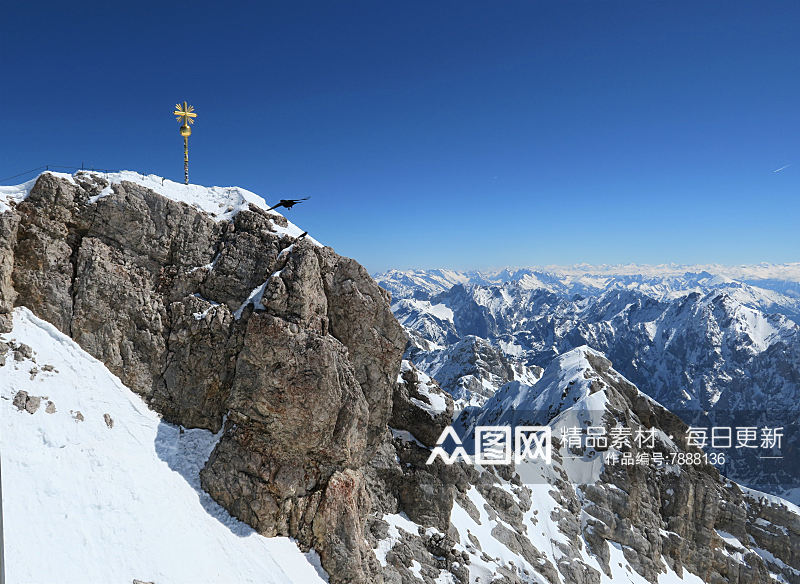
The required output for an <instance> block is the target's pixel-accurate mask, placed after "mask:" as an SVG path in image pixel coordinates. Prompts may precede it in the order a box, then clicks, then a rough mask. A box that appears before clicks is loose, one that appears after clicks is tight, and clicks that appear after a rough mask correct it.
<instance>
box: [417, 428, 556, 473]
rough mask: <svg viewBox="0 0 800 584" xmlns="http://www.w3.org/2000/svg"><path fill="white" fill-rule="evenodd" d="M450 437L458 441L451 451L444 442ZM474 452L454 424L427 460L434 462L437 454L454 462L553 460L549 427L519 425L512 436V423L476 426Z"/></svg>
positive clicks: (494, 462) (504, 462) (439, 440)
mask: <svg viewBox="0 0 800 584" xmlns="http://www.w3.org/2000/svg"><path fill="white" fill-rule="evenodd" d="M448 438H450V439H452V440H453V443H454V444H455V448H454V449H453V452H452V453H448V452H447V451H446V450H445V449H444V446H443V444H444V443H445V441H446V440H447V439H448ZM474 452H475V454H474V456H471V455H470V454H469V453H467V451H466V449H465V448H464V443H463V442H462V441H461V438H459V436H458V434H457V433H456V431H455V430H454V429H453V427H452V426H448V427H447V428H445V429H444V431H443V432H442V434H441V435H440V436H439V439H438V440H437V441H436V447H435V448H434V449H433V451H431V455H430V456H429V457H428V460H427V462H426V464H431V463H432V462H433V461H434V460H436V458H437V457H439V458H441V459H442V462H444V463H445V464H453V463H454V462H456V461H458V460H461V461H463V462H466V463H467V464H473V463H474V464H482V465H486V464H511V461H512V460H513V461H514V462H515V463H516V464H519V463H520V462H522V461H523V460H541V461H544V462H545V463H546V464H550V462H551V460H552V454H553V450H552V444H551V432H550V427H549V426H517V427H516V428H514V432H513V440H512V431H511V427H510V426H477V427H476V428H475V449H474Z"/></svg>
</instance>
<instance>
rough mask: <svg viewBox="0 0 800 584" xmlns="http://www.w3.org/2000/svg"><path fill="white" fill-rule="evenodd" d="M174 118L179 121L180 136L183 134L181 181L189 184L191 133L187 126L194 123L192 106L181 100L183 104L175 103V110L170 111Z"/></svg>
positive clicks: (194, 115) (195, 115) (194, 114)
mask: <svg viewBox="0 0 800 584" xmlns="http://www.w3.org/2000/svg"><path fill="white" fill-rule="evenodd" d="M172 113H173V115H174V116H175V120H176V121H178V122H181V124H182V125H181V129H180V131H181V136H183V182H184V183H185V184H187V185H188V184H189V136H191V135H192V128H190V127H189V126H190V125H191V124H194V118H196V117H197V114H196V113H194V106H191V105H189V104H188V103H187V102H185V101H184V102H183V105H181V104H179V103H176V104H175V111H174V112H172Z"/></svg>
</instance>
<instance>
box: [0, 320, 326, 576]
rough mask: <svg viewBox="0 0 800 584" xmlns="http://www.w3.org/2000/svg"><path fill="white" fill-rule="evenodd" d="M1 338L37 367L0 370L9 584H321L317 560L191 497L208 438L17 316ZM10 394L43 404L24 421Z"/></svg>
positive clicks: (17, 364) (197, 494)
mask: <svg viewBox="0 0 800 584" xmlns="http://www.w3.org/2000/svg"><path fill="white" fill-rule="evenodd" d="M2 338H3V340H5V341H6V342H8V341H12V340H13V341H14V342H15V343H25V344H26V345H29V346H30V347H32V348H33V351H34V354H33V359H35V360H36V362H35V363H34V362H33V361H32V360H23V361H15V360H14V359H13V358H7V359H6V364H5V365H4V366H3V367H2V368H0V398H1V399H0V436H1V437H2V444H3V474H2V480H3V483H2V490H3V511H4V515H3V521H4V527H5V529H4V531H5V561H6V566H5V567H4V568H5V572H6V577H7V581H8V582H25V583H31V584H45V583H50V582H60V583H63V584H70V583H75V584H78V583H81V584H84V583H86V582H132V581H133V579H138V580H142V581H145V582H150V581H152V582H157V583H166V582H169V583H171V584H180V583H186V584H194V583H196V582H209V583H219V584H225V583H229V582H237V583H247V582H252V583H259V584H262V583H274V584H286V583H291V582H297V583H304V584H305V583H313V582H325V581H327V576H326V575H325V574H324V572H322V570H321V568H319V561H318V558H317V557H316V554H314V553H310V554H303V553H301V552H300V550H299V549H298V548H297V546H296V545H295V543H294V542H293V541H291V540H290V539H287V538H278V537H276V538H269V539H268V538H265V537H262V536H261V535H259V534H257V533H256V532H255V531H253V530H252V529H251V528H250V527H248V526H247V525H245V524H243V523H240V522H239V521H237V520H236V519H234V518H232V517H231V516H230V515H228V514H227V512H225V511H224V510H223V509H222V508H221V507H220V506H219V505H217V504H216V503H215V502H214V501H213V500H211V498H210V497H209V496H208V495H207V494H206V493H205V492H203V491H202V489H201V488H200V484H199V476H198V473H199V471H200V469H201V468H202V466H203V465H204V463H205V461H206V459H207V458H208V455H209V453H210V452H211V450H212V449H213V448H214V446H215V444H216V441H217V436H215V435H213V434H211V433H210V432H208V431H206V430H185V431H182V429H180V428H177V427H175V426H172V425H170V424H166V423H164V422H162V421H161V420H160V419H159V417H158V415H157V414H156V413H154V412H152V411H150V410H149V409H148V408H147V407H146V405H145V404H144V403H143V402H142V400H141V399H140V398H139V397H138V396H137V395H135V394H134V393H133V392H131V391H130V390H129V389H128V388H126V387H125V386H123V385H122V383H121V382H120V381H119V379H118V378H117V377H116V376H114V375H112V374H111V373H110V372H109V371H108V370H107V369H106V368H105V366H104V365H103V364H102V363H100V362H99V361H97V360H96V359H94V358H92V357H91V356H89V355H88V354H86V353H85V352H83V351H82V350H81V349H80V348H79V347H78V346H77V345H76V344H75V343H74V342H73V341H72V340H70V339H69V338H67V337H66V336H64V335H63V334H61V333H60V332H59V331H58V330H56V329H55V327H53V326H51V325H50V324H47V323H45V322H44V321H42V320H40V319H38V318H36V317H35V316H34V315H33V314H32V313H31V312H30V311H28V310H27V309H25V308H17V309H16V310H15V312H14V329H13V331H12V332H11V333H9V334H7V335H4V336H3V337H2ZM34 368H35V369H34ZM34 371H35V372H34ZM20 391H25V392H27V394H28V396H31V397H32V396H35V397H39V398H40V406H39V407H38V408H30V409H33V410H34V412H33V413H29V410H25V409H22V410H20V409H18V408H17V407H15V405H14V398H15V396H17V394H18V392H20ZM18 401H19V400H18Z"/></svg>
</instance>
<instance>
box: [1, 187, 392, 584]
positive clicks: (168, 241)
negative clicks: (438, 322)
mask: <svg viewBox="0 0 800 584" xmlns="http://www.w3.org/2000/svg"><path fill="white" fill-rule="evenodd" d="M103 189H106V191H104V190H103ZM109 190H110V191H111V192H110V194H109V193H108V191H109ZM101 195H102V196H101ZM286 225H287V223H286V220H285V219H284V218H283V217H281V216H280V215H278V214H272V213H267V212H265V211H263V210H261V209H259V208H257V207H256V206H254V205H250V208H249V209H246V210H242V211H241V212H239V213H238V214H236V215H235V216H234V217H233V218H232V219H231V220H227V221H218V220H215V218H214V217H212V216H210V215H209V214H208V213H203V212H201V211H199V210H198V209H196V208H193V207H191V206H190V205H187V204H185V203H181V202H178V201H175V200H171V199H170V198H167V197H165V196H162V195H160V194H158V193H156V192H154V191H152V190H150V189H148V188H145V187H144V186H142V185H140V184H137V183H135V182H124V181H123V182H119V183H114V184H108V182H107V181H106V180H105V179H104V178H103V177H101V176H99V175H93V174H89V173H78V174H76V175H75V176H74V178H72V179H69V178H65V177H60V176H55V175H52V174H43V175H42V176H41V177H40V178H39V179H38V180H37V181H36V184H35V186H33V188H32V189H31V191H30V193H29V195H28V196H27V198H25V200H23V201H21V202H19V203H18V204H16V205H15V206H14V208H13V210H11V211H9V212H6V213H3V214H0V227H2V229H1V230H0V326H3V327H6V325H7V320H8V319H7V317H6V315H7V314H8V313H9V311H10V310H11V309H12V308H13V306H15V305H25V306H27V307H28V308H30V309H31V310H32V311H33V312H34V313H35V314H36V315H37V316H39V317H41V318H43V319H45V320H47V321H49V322H51V323H52V324H54V325H55V326H57V327H58V328H59V329H60V330H61V331H62V332H64V333H66V334H68V335H70V336H71V337H72V338H73V339H75V340H76V341H77V342H78V343H79V344H80V345H81V346H82V347H83V348H84V349H86V350H87V351H88V352H89V353H90V354H92V355H93V356H95V357H97V358H98V359H100V360H101V361H103V362H104V363H105V364H106V365H107V366H108V368H109V369H110V370H111V371H112V372H114V373H115V374H116V375H118V376H119V377H120V378H121V379H122V381H123V382H124V383H125V384H126V385H128V386H129V387H130V388H131V389H133V390H134V391H136V392H138V393H140V394H141V395H142V396H143V397H144V398H145V399H146V400H147V401H148V403H149V404H150V406H151V407H153V408H154V409H155V410H157V411H158V412H160V413H161V414H162V415H163V416H164V418H165V419H166V420H168V421H170V422H173V423H176V424H181V425H183V426H186V427H201V428H207V429H209V430H212V431H214V432H217V431H220V430H221V431H222V436H221V439H220V441H219V444H218V445H217V448H216V450H215V451H214V452H213V454H212V455H211V457H210V459H209V461H208V463H207V466H206V468H205V470H204V471H203V473H202V481H203V486H204V488H205V489H207V490H208V492H209V493H210V494H211V495H212V496H213V497H214V498H215V499H216V500H217V501H218V502H219V503H221V504H222V505H223V506H224V507H225V508H226V509H228V510H229V511H230V512H231V513H232V514H233V515H235V516H236V517H238V518H240V519H242V520H244V521H246V522H247V523H249V524H250V525H252V526H254V527H256V528H257V529H258V530H259V531H260V532H262V533H264V534H267V535H277V534H281V535H290V536H293V537H296V538H297V539H298V540H299V541H300V542H301V544H302V545H303V546H305V547H311V546H313V547H315V548H316V549H317V550H318V552H319V553H320V556H321V558H322V561H323V565H324V566H325V568H326V569H327V570H328V571H329V572H330V573H331V574H332V575H333V576H332V581H334V582H367V581H373V580H372V577H371V576H369V574H373V573H374V572H376V569H375V566H374V565H373V564H374V563H375V557H374V554H373V553H372V552H371V550H369V549H368V548H367V547H366V540H365V537H364V535H363V532H364V529H365V520H366V517H367V515H368V513H369V511H370V505H371V502H370V498H369V496H368V493H367V489H366V477H365V469H366V468H367V463H368V459H369V458H370V457H371V453H372V452H374V451H375V450H376V449H378V447H379V446H380V444H382V443H385V442H386V441H387V440H388V439H389V438H388V432H387V429H386V428H387V422H388V420H389V417H390V415H391V408H392V397H393V392H394V387H395V380H396V377H397V372H398V371H399V368H400V360H401V356H402V353H403V350H404V348H405V345H406V337H405V335H404V333H403V332H402V329H401V327H400V326H399V325H398V324H397V322H396V321H395V319H394V318H393V316H392V314H391V311H390V310H389V297H388V293H386V292H385V291H383V290H382V289H381V288H379V287H378V286H377V285H376V284H375V283H374V282H373V281H372V279H371V278H370V277H369V275H368V274H367V272H366V271H365V270H364V268H363V267H361V266H360V265H359V264H357V263H356V262H354V261H353V260H349V259H347V258H342V257H340V256H338V255H336V254H335V253H334V252H333V251H332V250H331V249H329V248H323V247H320V246H318V245H316V244H315V243H314V242H312V241H309V240H308V239H303V240H297V239H295V238H293V237H291V236H289V235H287V234H286V233H285V231H286V230H285V229H281V228H285V227H286ZM255 290H259V291H260V294H258V295H254V294H253V292H254V291H255ZM20 401H22V400H20ZM29 402H30V398H27V399H26V401H25V404H23V406H22V407H26V406H27V404H28V403H29ZM32 405H33V404H31V409H33V408H32Z"/></svg>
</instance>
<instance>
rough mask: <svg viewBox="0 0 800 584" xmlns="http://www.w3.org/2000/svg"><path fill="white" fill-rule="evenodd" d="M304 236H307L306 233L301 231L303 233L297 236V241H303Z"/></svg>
mask: <svg viewBox="0 0 800 584" xmlns="http://www.w3.org/2000/svg"><path fill="white" fill-rule="evenodd" d="M306 235H308V231H303V233H301V234H300V235H299V237H298V238H297V241H300V240H301V239H303V238H304V237H305V236H306Z"/></svg>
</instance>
